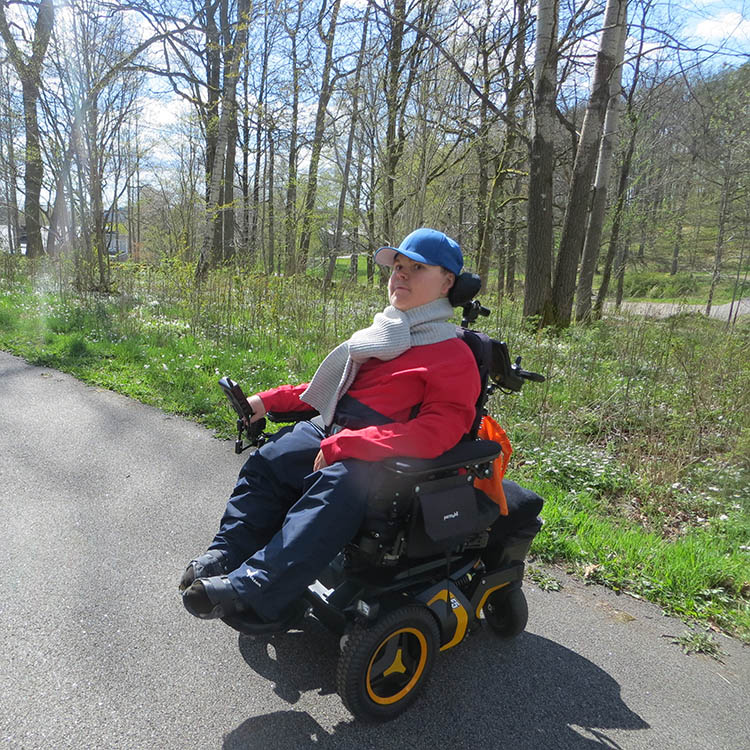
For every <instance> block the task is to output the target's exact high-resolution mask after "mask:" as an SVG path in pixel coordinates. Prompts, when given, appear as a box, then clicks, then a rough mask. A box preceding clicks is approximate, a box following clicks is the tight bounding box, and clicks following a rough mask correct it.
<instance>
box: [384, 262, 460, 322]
mask: <svg viewBox="0 0 750 750" xmlns="http://www.w3.org/2000/svg"><path fill="white" fill-rule="evenodd" d="M455 278H456V277H455V276H454V275H453V274H452V273H450V272H449V271H445V270H444V269H443V268H441V267H440V266H428V265H427V264H426V263H419V262H417V261H415V260H411V258H407V257H406V256H405V255H401V254H397V255H396V258H395V260H394V261H393V270H392V271H391V278H390V279H389V281H388V294H389V296H390V300H391V304H392V305H393V306H394V307H395V308H396V309H398V310H411V309H412V308H413V307H419V306H420V305H426V304H427V303H428V302H434V301H435V300H436V299H440V297H445V296H446V295H447V294H448V292H449V291H450V288H451V287H452V286H453V282H454V281H455Z"/></svg>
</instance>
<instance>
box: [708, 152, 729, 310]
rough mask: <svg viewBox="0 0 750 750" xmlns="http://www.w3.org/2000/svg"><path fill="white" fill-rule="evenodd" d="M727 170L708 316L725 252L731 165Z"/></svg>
mask: <svg viewBox="0 0 750 750" xmlns="http://www.w3.org/2000/svg"><path fill="white" fill-rule="evenodd" d="M725 169H726V172H725V174H724V179H723V181H722V189H721V202H720V204H719V231H718V234H717V237H716V249H715V251H714V271H713V274H712V275H711V288H710V289H709V290H708V301H707V302H706V316H707V317H708V316H710V315H711V305H712V304H713V300H714V292H715V291H716V286H717V285H718V283H719V279H720V278H721V263H722V256H723V254H724V235H725V233H726V226H727V219H728V216H729V204H730V200H729V195H730V193H731V184H730V183H731V180H730V178H729V165H726V166H725Z"/></svg>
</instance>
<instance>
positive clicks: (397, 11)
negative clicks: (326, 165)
mask: <svg viewBox="0 0 750 750" xmlns="http://www.w3.org/2000/svg"><path fill="white" fill-rule="evenodd" d="M405 18H406V0H395V2H394V4H393V14H392V16H391V17H390V22H391V36H390V39H389V40H388V54H387V57H386V76H385V102H386V128H385V181H384V184H383V191H384V200H383V240H384V241H385V242H387V243H389V244H393V243H394V242H395V241H396V238H395V236H394V234H395V231H396V230H395V227H394V226H393V225H394V217H395V193H396V167H397V166H398V162H399V158H400V148H399V143H398V139H397V134H396V125H397V121H398V111H399V88H400V83H401V54H402V46H403V43H404V20H405Z"/></svg>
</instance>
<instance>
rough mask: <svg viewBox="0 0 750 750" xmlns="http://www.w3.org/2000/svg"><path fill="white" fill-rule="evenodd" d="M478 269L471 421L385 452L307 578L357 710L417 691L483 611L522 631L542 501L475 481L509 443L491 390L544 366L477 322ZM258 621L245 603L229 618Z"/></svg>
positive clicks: (514, 386)
mask: <svg viewBox="0 0 750 750" xmlns="http://www.w3.org/2000/svg"><path fill="white" fill-rule="evenodd" d="M479 287H480V280H479V277H478V276H476V275H474V274H468V273H464V274H461V275H460V276H459V277H458V279H457V281H456V284H455V285H454V288H453V290H452V291H451V295H450V297H449V299H450V301H451V303H452V304H453V306H454V307H459V306H460V307H462V309H463V320H462V325H461V328H459V329H458V333H459V336H461V338H463V340H464V341H465V342H466V343H467V345H468V346H469V347H470V348H471V350H472V352H473V353H474V356H475V358H476V360H477V366H478V368H479V372H480V377H481V380H482V390H481V394H480V397H479V399H478V401H477V405H476V406H477V417H476V420H475V424H474V426H473V428H472V432H471V433H470V434H469V435H468V436H467V438H466V439H465V440H463V441H461V442H460V443H459V444H458V445H456V446H455V447H454V448H452V449H451V450H449V451H448V452H447V453H444V454H443V455H442V456H439V457H438V458H435V459H413V458H400V459H391V460H388V461H385V462H384V463H383V465H384V469H385V470H384V472H383V476H384V481H383V482H382V484H381V486H380V487H378V489H377V490H376V492H375V494H374V497H373V498H372V500H371V502H370V503H369V506H370V507H369V511H368V515H367V518H366V519H365V522H364V524H363V526H362V527H361V528H360V530H359V532H358V534H357V535H356V537H355V538H354V539H353V540H352V541H351V543H350V544H348V545H347V546H346V548H345V549H344V550H342V551H341V552H340V553H339V555H338V556H337V557H336V558H335V559H334V560H333V562H332V563H331V564H330V565H329V566H328V567H327V569H326V570H325V571H324V572H323V574H321V575H320V576H319V578H318V580H316V581H315V582H314V583H313V584H311V585H310V587H309V588H308V590H307V592H306V594H305V597H304V602H302V603H301V606H300V612H301V613H304V614H305V615H306V616H308V617H313V618H315V619H317V620H318V621H319V622H321V623H322V624H323V625H325V626H326V627H327V628H328V629H330V630H331V631H333V632H334V633H336V634H338V635H339V636H340V638H341V640H340V644H341V655H340V658H339V664H338V669H337V688H338V691H339V694H340V695H341V698H342V700H343V702H344V704H345V705H346V706H347V708H349V710H350V711H351V712H352V713H353V714H354V715H355V716H356V717H358V718H361V719H370V720H387V719H391V718H393V717H395V716H396V715H398V714H399V713H401V712H402V711H403V710H404V709H405V708H406V707H407V706H408V705H409V704H410V703H411V702H412V701H413V700H414V699H415V698H416V697H417V695H418V692H419V690H420V689H421V688H422V686H423V684H424V683H425V681H426V678H427V676H428V674H429V672H430V670H431V667H432V664H433V661H434V657H435V655H436V653H437V652H438V651H445V650H447V649H449V648H452V647H454V646H456V645H458V644H459V643H460V642H461V641H462V640H463V639H464V637H465V636H466V634H467V633H468V632H469V631H470V630H471V629H473V628H477V627H480V625H481V622H482V621H484V622H485V623H487V625H489V627H490V628H491V629H492V630H493V632H495V633H496V634H497V635H498V636H499V637H500V638H503V639H508V638H512V637H514V636H516V635H518V634H519V633H520V632H522V631H523V629H524V628H525V626H526V621H527V617H528V609H527V604H526V599H525V597H524V594H523V591H522V588H521V584H522V579H523V572H524V560H525V557H526V554H527V553H528V550H529V548H530V546H531V542H532V540H533V538H534V536H535V535H536V533H537V532H538V531H539V529H540V528H541V521H540V520H539V518H538V514H539V512H540V510H541V507H542V504H543V501H542V498H540V497H539V496H538V495H536V494H535V493H533V492H531V491H530V490H527V489H525V488H523V487H520V486H519V485H517V484H516V483H514V482H509V481H507V480H504V481H503V490H504V493H505V497H506V499H507V505H508V511H509V512H508V514H507V515H500V513H499V508H498V505H497V504H496V503H495V502H493V501H491V500H490V499H489V498H488V497H487V496H486V495H485V494H484V493H483V492H481V491H478V490H477V489H476V488H475V486H474V482H475V480H477V479H483V478H486V477H489V476H490V475H491V474H492V472H493V467H494V464H495V460H496V459H497V458H498V456H499V455H500V453H501V450H502V447H501V446H500V444H498V443H496V442H494V441H491V440H481V439H478V437H477V431H478V428H479V425H480V422H481V419H482V417H483V416H484V415H485V414H486V413H487V412H486V403H487V399H488V398H489V396H490V394H491V393H493V392H494V391H496V390H501V391H503V392H517V391H519V390H520V389H521V388H522V386H523V384H524V383H525V382H526V381H536V382H541V381H543V380H544V377H543V376H542V375H539V374H537V373H533V372H528V371H526V370H524V369H522V368H521V358H520V357H518V358H517V359H516V360H515V361H514V362H512V361H511V358H510V356H509V352H508V348H507V346H506V344H505V343H504V342H501V341H499V340H496V339H492V338H490V337H488V336H487V335H485V334H483V333H480V332H478V331H475V330H472V329H471V328H470V326H471V325H472V324H473V323H474V322H475V321H476V320H477V318H478V317H479V316H480V315H484V316H486V315H488V314H489V311H488V310H487V309H486V308H484V307H482V306H481V305H480V304H479V303H478V302H477V301H476V300H474V299H473V297H474V295H475V294H476V293H477V292H478V291H479ZM219 382H220V385H221V387H222V388H223V390H224V392H225V393H226V395H227V398H228V399H229V402H230V403H231V405H232V407H233V408H234V410H235V412H236V413H237V430H238V436H237V441H236V443H235V451H236V452H238V453H239V452H241V451H243V450H245V449H246V448H249V447H252V446H259V445H262V444H263V442H264V440H265V434H264V432H263V430H264V428H265V419H261V420H257V421H256V422H253V423H251V422H250V419H251V417H252V411H251V409H250V406H249V404H248V402H247V398H246V397H245V394H244V393H243V392H242V389H241V388H240V386H239V385H238V384H237V383H235V382H234V381H233V380H231V379H230V378H228V377H225V378H222V379H221V380H220V381H219ZM314 415H315V412H310V413H304V414H299V413H294V414H278V413H273V412H271V413H268V414H267V415H266V416H267V418H268V419H269V420H271V421H278V422H285V421H298V420H299V419H301V418H302V419H307V418H310V417H312V416H314ZM225 622H226V623H227V624H228V625H230V626H231V627H233V628H235V629H236V630H239V631H240V632H247V633H252V632H254V631H253V628H252V626H251V625H249V624H247V623H244V622H243V620H242V617H241V615H236V616H232V617H227V618H225Z"/></svg>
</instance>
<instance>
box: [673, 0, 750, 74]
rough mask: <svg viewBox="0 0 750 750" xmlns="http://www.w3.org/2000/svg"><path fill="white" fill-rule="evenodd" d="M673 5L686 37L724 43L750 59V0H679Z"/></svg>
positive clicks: (729, 49)
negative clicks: (749, 0)
mask: <svg viewBox="0 0 750 750" xmlns="http://www.w3.org/2000/svg"><path fill="white" fill-rule="evenodd" d="M669 5H670V13H671V15H672V17H673V18H674V19H675V20H677V21H682V23H683V28H684V32H683V33H684V36H682V39H683V41H688V40H690V41H694V42H696V43H704V44H711V45H724V46H725V47H726V49H727V52H728V53H730V54H732V55H737V56H739V57H742V56H744V57H745V58H746V59H750V3H749V2H748V0H679V2H670V4H669Z"/></svg>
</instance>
